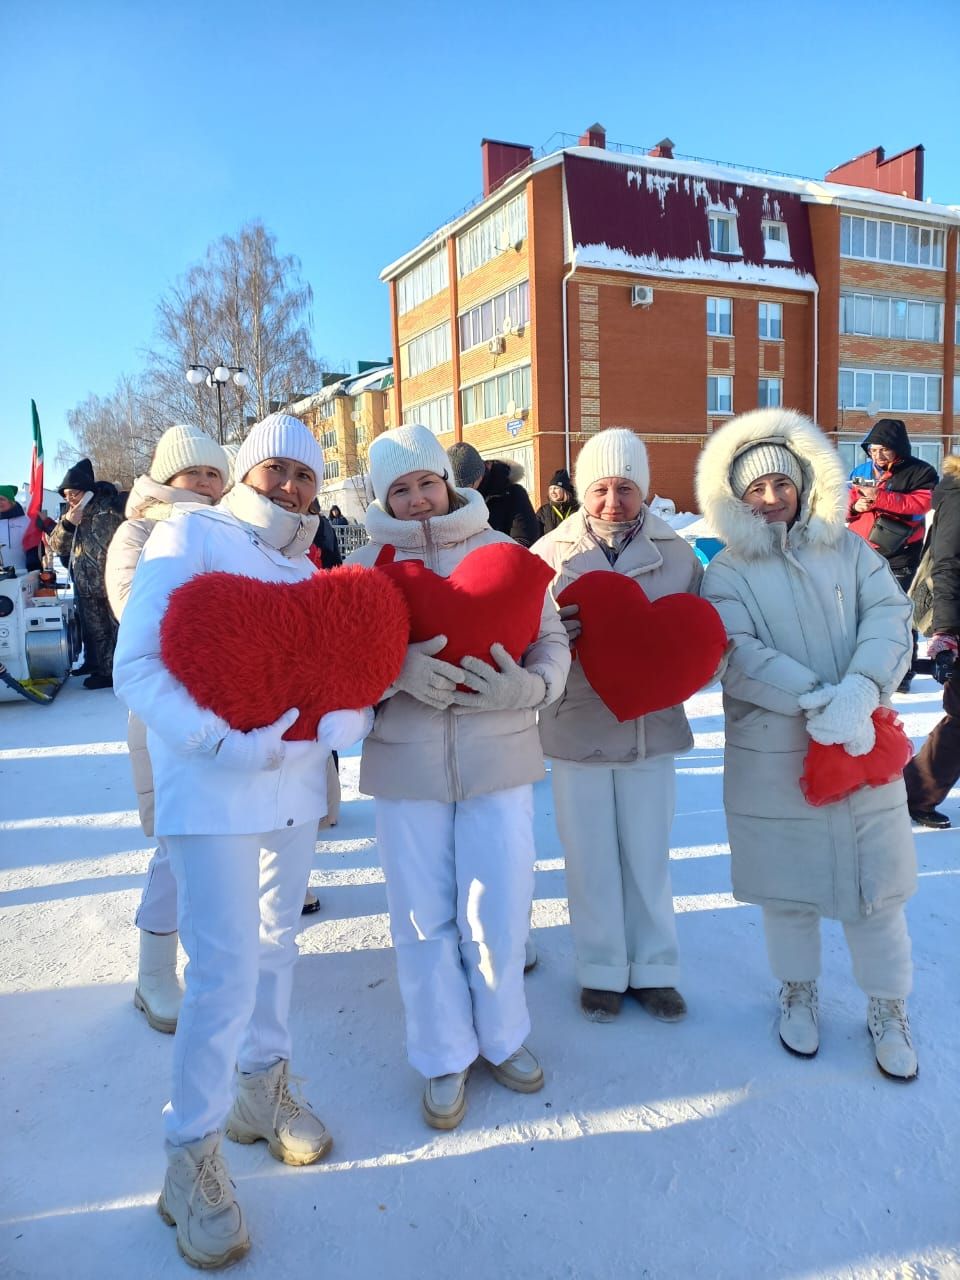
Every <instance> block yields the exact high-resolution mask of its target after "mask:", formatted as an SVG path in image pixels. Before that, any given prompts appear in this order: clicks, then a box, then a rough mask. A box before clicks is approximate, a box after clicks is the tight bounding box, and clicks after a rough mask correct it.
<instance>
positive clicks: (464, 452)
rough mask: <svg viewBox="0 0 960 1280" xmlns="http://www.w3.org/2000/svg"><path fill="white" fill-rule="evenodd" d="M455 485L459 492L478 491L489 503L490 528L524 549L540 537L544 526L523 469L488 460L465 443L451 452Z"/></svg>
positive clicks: (448, 451)
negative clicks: (522, 482)
mask: <svg viewBox="0 0 960 1280" xmlns="http://www.w3.org/2000/svg"><path fill="white" fill-rule="evenodd" d="M447 457H448V458H449V459H450V467H451V469H452V471H453V482H454V484H455V485H456V487H457V488H458V489H477V490H479V492H480V494H481V495H482V497H483V499H484V501H485V502H486V504H487V512H488V515H489V519H490V528H491V529H496V530H497V532H498V533H505V534H506V535H507V536H508V537H510V538H512V539H513V540H514V542H519V543H520V545H521V547H529V546H530V544H531V543H532V542H536V540H537V538H539V536H540V526H539V525H538V524H537V517H536V516H535V515H534V511H533V505H532V503H531V502H530V498H529V497H528V495H527V491H526V489H524V487H523V485H522V484H520V483H519V481H520V480H521V479H522V478H523V467H521V466H520V464H519V463H517V462H502V461H501V460H500V459H499V458H494V459H493V460H492V461H484V459H483V458H482V457H481V456H480V454H479V453H478V452H477V450H476V449H475V448H474V447H473V445H472V444H467V442H466V441H465V440H461V441H460V442H459V443H457V444H452V445H451V446H450V448H449V449H448V450H447Z"/></svg>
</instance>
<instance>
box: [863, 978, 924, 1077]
mask: <svg viewBox="0 0 960 1280" xmlns="http://www.w3.org/2000/svg"><path fill="white" fill-rule="evenodd" d="M867 1029H868V1030H869V1032H870V1034H871V1035H872V1036H873V1047H874V1051H875V1052H876V1055H877V1066H878V1067H879V1068H880V1070H881V1071H882V1072H883V1074H884V1075H885V1076H889V1077H890V1078H891V1079H892V1080H914V1079H916V1075H917V1072H918V1071H919V1069H920V1068H919V1066H918V1064H917V1054H916V1050H915V1049H914V1047H913V1040H912V1039H911V1036H910V1022H909V1019H908V1018H907V1009H906V1005H905V1004H904V1002H903V1001H902V1000H883V999H881V998H880V997H879V996H871V997H870V1003H869V1005H868V1006H867Z"/></svg>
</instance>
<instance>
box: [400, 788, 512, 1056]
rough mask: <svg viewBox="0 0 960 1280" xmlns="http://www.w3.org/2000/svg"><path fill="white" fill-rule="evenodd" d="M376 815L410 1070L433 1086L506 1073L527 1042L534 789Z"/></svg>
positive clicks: (423, 803)
mask: <svg viewBox="0 0 960 1280" xmlns="http://www.w3.org/2000/svg"><path fill="white" fill-rule="evenodd" d="M376 809H377V844H378V846H379V849H380V863H381V866H382V867H383V873H384V876H385V878H386V882H387V902H388V904H389V907H390V929H391V933H392V936H393V945H394V947H395V949H396V955H397V978H398V980H399V984H400V995H401V998H402V1000H403V1008H404V1012H405V1014H406V1023H407V1056H408V1058H409V1060H410V1063H411V1065H412V1066H413V1067H415V1068H416V1070H417V1071H419V1072H420V1073H421V1074H422V1075H424V1076H427V1077H428V1078H429V1077H431V1076H442V1075H446V1074H448V1073H449V1072H453V1071H465V1070H466V1068H467V1067H469V1066H470V1064H471V1063H472V1062H474V1061H475V1059H476V1057H477V1055H478V1054H483V1056H484V1057H485V1058H486V1059H487V1060H488V1061H489V1062H493V1063H501V1062H503V1061H504V1060H505V1059H507V1058H509V1057H510V1055H511V1054H512V1053H514V1052H515V1051H516V1050H517V1049H519V1048H520V1046H521V1045H522V1044H523V1042H524V1040H525V1039H526V1038H527V1035H528V1034H529V1031H530V1016H529V1014H528V1013H527V1001H526V996H525V995H524V989H523V960H524V944H525V942H526V938H527V933H528V932H529V929H530V905H531V902H532V900H533V864H534V860H535V850H534V841H533V788H532V787H531V786H529V785H526V786H522V787H511V788H510V789H509V790H507V791H495V792H493V793H491V794H490V795H485V796H476V797H474V798H473V799H472V800H460V801H457V802H456V803H454V804H444V803H442V802H440V801H435V800H383V799H378V800H377V805H376Z"/></svg>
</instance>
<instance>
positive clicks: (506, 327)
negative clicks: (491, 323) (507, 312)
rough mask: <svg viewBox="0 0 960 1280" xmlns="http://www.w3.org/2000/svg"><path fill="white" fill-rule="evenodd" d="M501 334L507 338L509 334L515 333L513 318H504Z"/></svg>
mask: <svg viewBox="0 0 960 1280" xmlns="http://www.w3.org/2000/svg"><path fill="white" fill-rule="evenodd" d="M500 332H501V333H502V334H503V335H504V337H506V336H507V335H508V334H511V333H513V319H512V317H510V316H504V317H503V324H501V326H500Z"/></svg>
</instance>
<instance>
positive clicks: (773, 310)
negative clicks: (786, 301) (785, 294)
mask: <svg viewBox="0 0 960 1280" xmlns="http://www.w3.org/2000/svg"><path fill="white" fill-rule="evenodd" d="M774 327H775V328H776V329H777V330H778V332H777V333H771V332H770V330H771V329H772V328H774ZM757 335H758V337H760V338H761V339H762V341H764V342H782V341H783V303H782V302H761V303H760V304H759V305H758V307H757Z"/></svg>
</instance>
